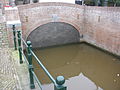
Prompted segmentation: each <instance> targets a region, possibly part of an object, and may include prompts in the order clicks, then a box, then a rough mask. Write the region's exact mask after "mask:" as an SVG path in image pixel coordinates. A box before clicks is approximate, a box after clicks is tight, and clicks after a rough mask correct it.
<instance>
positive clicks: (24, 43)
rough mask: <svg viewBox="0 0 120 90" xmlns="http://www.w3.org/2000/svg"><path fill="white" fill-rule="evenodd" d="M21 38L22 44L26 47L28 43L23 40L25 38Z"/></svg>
mask: <svg viewBox="0 0 120 90" xmlns="http://www.w3.org/2000/svg"><path fill="white" fill-rule="evenodd" d="M21 39H22V41H23V43H24V45H25V46H26V47H28V45H27V43H26V42H25V40H24V39H23V38H21Z"/></svg>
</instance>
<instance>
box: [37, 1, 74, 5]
mask: <svg viewBox="0 0 120 90" xmlns="http://www.w3.org/2000/svg"><path fill="white" fill-rule="evenodd" d="M39 2H64V3H73V4H75V0H39Z"/></svg>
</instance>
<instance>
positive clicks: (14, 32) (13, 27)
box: [12, 25, 17, 50]
mask: <svg viewBox="0 0 120 90" xmlns="http://www.w3.org/2000/svg"><path fill="white" fill-rule="evenodd" d="M12 29H13V38H14V48H15V50H17V43H16V30H15V25H13V26H12Z"/></svg>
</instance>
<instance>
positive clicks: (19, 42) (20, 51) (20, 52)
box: [17, 31, 23, 64]
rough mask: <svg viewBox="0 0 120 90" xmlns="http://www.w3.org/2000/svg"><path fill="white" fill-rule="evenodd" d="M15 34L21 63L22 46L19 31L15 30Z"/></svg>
mask: <svg viewBox="0 0 120 90" xmlns="http://www.w3.org/2000/svg"><path fill="white" fill-rule="evenodd" d="M17 33H18V34H17V36H18V50H19V58H20V64H22V63H23V61H22V47H21V32H20V31H17Z"/></svg>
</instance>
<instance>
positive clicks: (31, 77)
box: [27, 41, 35, 89]
mask: <svg viewBox="0 0 120 90" xmlns="http://www.w3.org/2000/svg"><path fill="white" fill-rule="evenodd" d="M27 45H28V47H27V52H28V54H27V55H28V62H29V75H30V88H31V89H34V88H35V85H34V79H33V73H32V71H33V65H32V54H31V49H32V45H31V42H30V41H27Z"/></svg>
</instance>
